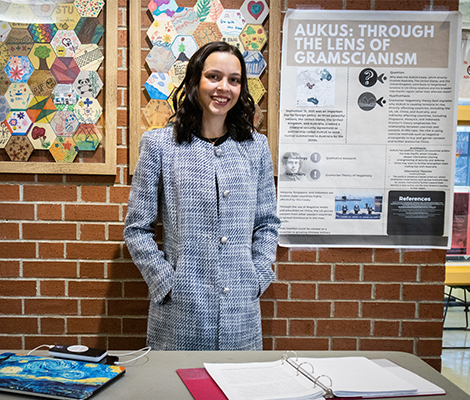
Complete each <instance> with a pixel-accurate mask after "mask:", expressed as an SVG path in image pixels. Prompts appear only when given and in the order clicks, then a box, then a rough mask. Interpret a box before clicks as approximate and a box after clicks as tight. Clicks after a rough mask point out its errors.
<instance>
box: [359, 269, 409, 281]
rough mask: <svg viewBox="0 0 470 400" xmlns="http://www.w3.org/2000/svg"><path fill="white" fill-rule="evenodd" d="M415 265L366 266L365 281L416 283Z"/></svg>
mask: <svg viewBox="0 0 470 400" xmlns="http://www.w3.org/2000/svg"><path fill="white" fill-rule="evenodd" d="M416 280H417V267H416V266H415V265H365V266H364V281H372V282H374V281H377V282H416Z"/></svg>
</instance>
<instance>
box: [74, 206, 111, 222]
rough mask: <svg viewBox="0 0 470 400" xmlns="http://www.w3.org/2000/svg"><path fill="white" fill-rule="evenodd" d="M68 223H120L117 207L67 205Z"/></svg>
mask: <svg viewBox="0 0 470 400" xmlns="http://www.w3.org/2000/svg"><path fill="white" fill-rule="evenodd" d="M65 219H66V220H67V221H106V222H107V221H119V206H117V205H100V204H96V205H84V204H83V205H82V204H81V205H75V204H74V205H68V204H66V205H65Z"/></svg>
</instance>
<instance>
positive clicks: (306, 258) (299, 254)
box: [290, 247, 317, 262]
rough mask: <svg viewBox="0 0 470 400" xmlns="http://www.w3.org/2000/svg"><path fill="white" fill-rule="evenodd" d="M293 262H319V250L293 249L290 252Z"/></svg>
mask: <svg viewBox="0 0 470 400" xmlns="http://www.w3.org/2000/svg"><path fill="white" fill-rule="evenodd" d="M290 257H291V261H294V262H316V261H317V248H316V247H312V248H310V249H309V248H306V249H302V250H299V249H296V248H292V249H291V250H290Z"/></svg>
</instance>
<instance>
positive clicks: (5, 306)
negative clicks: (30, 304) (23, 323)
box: [0, 287, 21, 315]
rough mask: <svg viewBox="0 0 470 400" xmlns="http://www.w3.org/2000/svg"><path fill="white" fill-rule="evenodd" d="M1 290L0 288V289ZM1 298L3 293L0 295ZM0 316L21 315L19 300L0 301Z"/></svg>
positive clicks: (3, 299)
mask: <svg viewBox="0 0 470 400" xmlns="http://www.w3.org/2000/svg"><path fill="white" fill-rule="evenodd" d="M0 289H1V287H0ZM0 294H1V295H2V296H3V292H2V293H0ZM0 314H9V315H13V314H21V299H8V298H4V297H3V298H1V299H0Z"/></svg>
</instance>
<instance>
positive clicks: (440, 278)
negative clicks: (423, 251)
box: [421, 265, 446, 282]
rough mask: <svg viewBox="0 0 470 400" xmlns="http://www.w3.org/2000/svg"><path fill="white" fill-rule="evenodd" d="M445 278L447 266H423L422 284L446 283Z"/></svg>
mask: <svg viewBox="0 0 470 400" xmlns="http://www.w3.org/2000/svg"><path fill="white" fill-rule="evenodd" d="M445 277H446V267H445V265H437V266H435V265H423V266H422V267H421V282H444V280H445Z"/></svg>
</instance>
